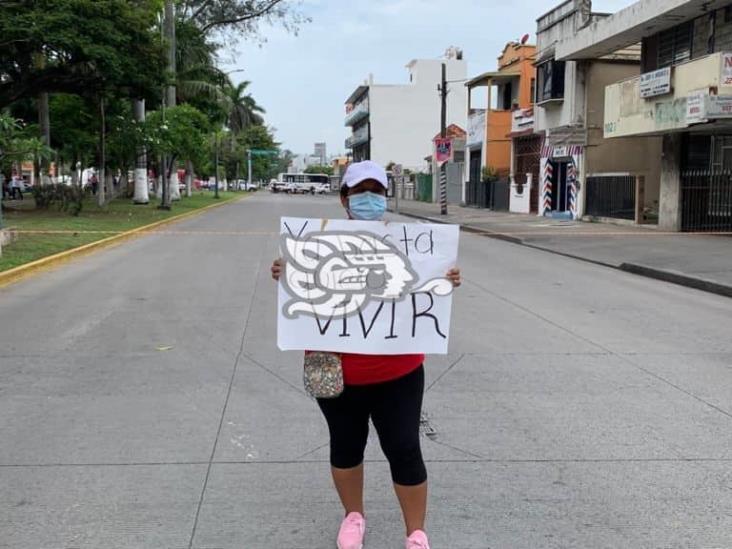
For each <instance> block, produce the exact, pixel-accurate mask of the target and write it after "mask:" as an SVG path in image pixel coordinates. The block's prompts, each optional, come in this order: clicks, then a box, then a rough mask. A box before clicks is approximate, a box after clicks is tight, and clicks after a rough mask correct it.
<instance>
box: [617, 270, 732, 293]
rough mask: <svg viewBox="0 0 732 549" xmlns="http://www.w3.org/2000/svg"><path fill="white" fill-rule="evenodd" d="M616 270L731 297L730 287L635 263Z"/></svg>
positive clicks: (731, 287)
mask: <svg viewBox="0 0 732 549" xmlns="http://www.w3.org/2000/svg"><path fill="white" fill-rule="evenodd" d="M618 268H619V269H620V270H621V271H625V272H628V273H633V274H636V275H640V276H645V277H648V278H655V279H656V280H663V281H664V282H670V283H672V284H678V285H679V286H686V287H688V288H695V289H697V290H701V291H703V292H708V293H710V294H717V295H721V296H724V297H732V286H725V285H724V284H719V283H718V282H712V281H711V280H705V279H703V278H694V277H693V276H688V275H685V274H681V273H676V272H673V271H664V270H661V269H654V268H653V267H646V266H645V265H637V264H635V263H623V264H621V265H620V267H618Z"/></svg>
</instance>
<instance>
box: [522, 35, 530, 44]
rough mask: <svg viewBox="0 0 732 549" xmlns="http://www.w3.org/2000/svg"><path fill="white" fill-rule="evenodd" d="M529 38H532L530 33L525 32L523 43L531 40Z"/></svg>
mask: <svg viewBox="0 0 732 549" xmlns="http://www.w3.org/2000/svg"><path fill="white" fill-rule="evenodd" d="M529 38H531V35H529V34H524V36H523V37H522V38H521V45H524V44H526V42H528V41H529Z"/></svg>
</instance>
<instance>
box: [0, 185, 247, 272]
mask: <svg viewBox="0 0 732 549" xmlns="http://www.w3.org/2000/svg"><path fill="white" fill-rule="evenodd" d="M219 195H220V198H219V200H216V199H215V198H214V197H213V193H212V192H206V191H199V192H195V193H194V194H193V196H191V197H190V198H185V197H184V198H182V199H181V200H180V201H178V202H174V203H173V208H172V209H171V210H170V211H165V210H159V209H158V208H157V206H158V202H157V201H155V202H151V203H150V204H147V205H136V204H132V203H131V201H130V200H129V199H117V200H113V201H112V202H110V203H109V204H108V205H107V206H106V207H104V208H99V207H98V206H97V205H96V204H95V203H94V202H93V201H91V200H90V201H88V202H87V203H85V204H84V209H83V210H82V211H81V213H80V214H79V216H78V217H73V216H71V215H69V214H68V213H67V212H59V211H56V210H54V209H51V210H36V209H33V200H32V199H31V200H27V201H24V202H25V203H23V202H14V203H13V206H12V207H11V209H10V210H6V211H5V212H3V226H4V227H6V228H11V229H16V230H17V231H18V238H17V240H15V241H14V242H11V243H10V244H8V245H6V246H3V249H2V256H1V257H0V272H2V271H6V270H8V269H12V268H14V267H18V266H20V265H23V264H25V263H30V262H31V261H35V260H36V259H41V258H43V257H46V256H49V255H53V254H56V253H59V252H63V251H66V250H70V249H72V248H76V247H78V246H83V245H84V244H89V243H91V242H95V241H97V240H102V239H103V238H107V237H109V236H113V235H115V234H119V233H123V232H125V231H129V230H132V229H136V228H137V227H142V226H144V225H149V224H151V223H155V222H156V221H163V220H164V219H167V218H170V217H173V216H176V215H181V214H185V213H188V212H193V211H195V210H199V209H201V208H204V207H206V206H210V205H212V204H217V203H220V202H227V201H229V200H233V199H235V198H237V197H240V196H242V195H241V193H234V192H220V193H219Z"/></svg>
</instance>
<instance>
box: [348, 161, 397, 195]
mask: <svg viewBox="0 0 732 549" xmlns="http://www.w3.org/2000/svg"><path fill="white" fill-rule="evenodd" d="M367 179H374V180H376V181H378V182H379V183H381V184H382V185H383V186H384V188H385V189H388V188H389V181H388V180H387V178H386V170H385V169H384V168H382V167H381V166H380V165H379V164H377V163H376V162H374V161H372V160H364V161H363V162H356V163H355V164H351V165H350V166H348V169H347V170H346V173H345V175H344V176H343V185H345V186H346V187H348V188H349V189H352V188H353V187H355V186H356V185H358V184H359V183H363V182H364V181H366V180H367Z"/></svg>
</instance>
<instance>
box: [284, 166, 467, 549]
mask: <svg viewBox="0 0 732 549" xmlns="http://www.w3.org/2000/svg"><path fill="white" fill-rule="evenodd" d="M388 186H389V184H388V181H387V177H386V171H385V170H384V168H382V167H381V166H379V165H378V164H376V163H375V162H371V161H365V162H359V163H356V164H352V165H351V166H350V167H349V168H348V171H347V172H346V174H345V176H344V178H343V186H342V187H341V204H342V205H343V207H344V208H345V209H346V213H347V215H348V218H349V219H359V220H369V221H377V220H381V219H382V218H383V216H384V212H385V210H386V191H387V189H388ZM283 267H284V264H283V261H282V260H281V259H277V260H275V261H274V263H273V264H272V269H271V270H272V278H274V279H275V280H279V278H280V276H281V275H282V272H283ZM446 276H447V278H448V279H449V280H450V281H451V282H452V283H453V285H454V286H455V287H457V286H460V283H461V275H460V270H459V269H457V268H454V269H451V270H450V271H449V272H448V273H447V275H446ZM375 351H376V352H377V353H378V349H375ZM332 354H335V353H332ZM338 360H340V364H341V367H342V370H343V381H344V386H345V387H344V389H343V392H342V393H341V394H340V395H339V396H337V397H335V398H327V399H326V398H319V399H318V405H319V406H320V409H321V411H322V413H323V416H325V420H326V422H327V423H328V430H329V432H330V463H331V474H332V477H333V482H334V484H335V487H336V491H337V492H338V496H339V497H340V500H341V503H342V504H343V507H344V510H345V518H344V519H343V522H342V523H341V527H340V530H339V531H338V538H337V542H336V543H337V546H338V549H362V547H363V539H364V534H365V531H366V519H365V518H364V503H363V478H364V467H363V458H364V450H365V448H366V442H367V439H368V432H369V419H370V420H371V421H372V422H373V424H374V427H375V428H376V432H377V433H378V435H379V442H380V443H381V447H382V449H383V451H384V454H385V455H386V458H387V460H388V461H389V466H390V468H391V478H392V481H393V483H394V491H395V492H396V495H397V499H398V500H399V504H400V506H401V509H402V514H403V517H404V523H405V526H406V535H407V537H406V549H429V542H428V540H427V535H426V534H425V532H424V524H425V517H426V513H427V470H426V468H425V464H424V460H423V459H422V450H421V447H420V439H419V424H420V417H421V410H422V397H423V394H424V367H423V362H424V355H422V354H415V355H379V354H371V355H357V354H341V355H338Z"/></svg>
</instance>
